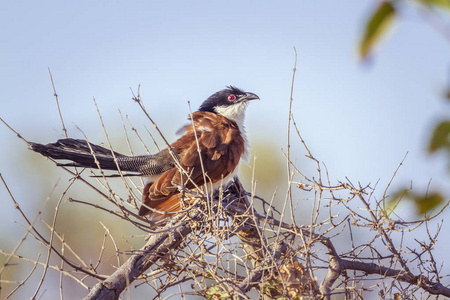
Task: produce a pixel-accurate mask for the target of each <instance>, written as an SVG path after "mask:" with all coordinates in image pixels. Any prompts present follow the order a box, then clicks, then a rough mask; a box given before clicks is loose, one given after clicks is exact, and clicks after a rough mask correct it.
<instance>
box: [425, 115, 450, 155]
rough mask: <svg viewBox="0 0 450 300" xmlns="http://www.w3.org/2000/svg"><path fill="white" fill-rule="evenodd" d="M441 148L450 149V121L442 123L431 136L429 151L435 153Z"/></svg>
mask: <svg viewBox="0 0 450 300" xmlns="http://www.w3.org/2000/svg"><path fill="white" fill-rule="evenodd" d="M441 148H447V150H449V151H450V121H444V122H442V123H440V124H439V125H438V126H436V128H435V129H434V132H433V134H432V136H431V141H430V145H429V147H428V152H430V153H433V152H435V151H437V150H439V149H441Z"/></svg>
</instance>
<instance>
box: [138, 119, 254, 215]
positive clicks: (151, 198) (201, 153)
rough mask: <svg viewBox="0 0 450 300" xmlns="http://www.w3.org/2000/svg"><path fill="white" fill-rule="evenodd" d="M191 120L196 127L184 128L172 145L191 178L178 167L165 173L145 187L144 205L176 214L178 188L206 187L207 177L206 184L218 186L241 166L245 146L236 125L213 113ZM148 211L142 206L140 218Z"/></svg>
mask: <svg viewBox="0 0 450 300" xmlns="http://www.w3.org/2000/svg"><path fill="white" fill-rule="evenodd" d="M192 120H193V124H191V125H188V126H185V127H184V129H185V134H184V135H183V136H182V137H180V138H179V139H178V140H177V141H175V142H174V143H173V144H172V145H171V146H172V149H173V150H174V151H175V153H176V154H177V155H178V157H179V158H180V163H181V166H182V167H183V169H184V170H186V171H187V173H188V174H190V178H189V179H188V178H187V176H186V175H183V172H180V170H179V169H178V168H172V169H170V170H168V171H166V172H165V173H164V174H163V175H162V176H161V177H160V178H159V179H158V180H156V181H155V182H154V183H151V182H150V183H148V184H147V185H146V186H145V188H144V193H143V202H144V204H145V205H147V206H149V207H152V208H157V209H158V208H160V210H164V211H167V209H171V211H177V210H179V209H180V205H179V204H178V205H175V202H176V201H178V203H179V201H180V200H179V197H178V196H177V197H174V196H175V195H177V194H178V193H179V191H178V188H177V185H183V186H185V187H186V188H188V189H194V188H195V186H202V185H204V184H205V177H206V178H207V179H206V180H207V181H211V182H212V183H215V182H218V181H220V180H222V179H223V178H225V177H227V176H228V175H229V174H232V173H233V172H234V170H235V169H236V167H237V166H238V164H239V161H240V159H241V156H242V155H243V154H244V152H245V147H244V139H243V138H242V136H241V133H240V131H239V128H238V126H237V125H236V123H235V122H233V121H230V120H228V119H226V118H225V117H223V116H221V115H218V114H214V113H211V112H195V113H193V114H192ZM195 134H197V140H198V144H197V141H196V137H195ZM202 164H203V170H204V171H205V175H206V176H204V174H203V171H202ZM166 201H168V203H166ZM148 211H149V210H148V209H147V208H145V207H144V206H143V207H141V210H140V211H139V215H144V214H146V213H148Z"/></svg>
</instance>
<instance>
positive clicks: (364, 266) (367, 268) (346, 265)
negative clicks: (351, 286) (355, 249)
mask: <svg viewBox="0 0 450 300" xmlns="http://www.w3.org/2000/svg"><path fill="white" fill-rule="evenodd" d="M339 263H340V266H341V269H342V270H345V269H346V270H357V271H362V272H365V273H366V274H377V275H381V276H384V277H392V278H394V279H395V280H398V281H403V282H406V283H410V284H413V285H416V286H418V287H420V288H422V289H424V290H425V291H427V292H428V293H430V294H433V295H443V296H446V297H450V289H449V288H447V287H445V286H443V285H442V284H441V283H439V282H432V281H431V280H429V279H428V278H427V277H425V276H422V275H419V276H411V275H410V274H409V273H407V272H405V271H403V270H395V269H391V268H387V267H383V266H380V265H377V264H374V263H364V262H359V261H349V260H345V259H340V261H339Z"/></svg>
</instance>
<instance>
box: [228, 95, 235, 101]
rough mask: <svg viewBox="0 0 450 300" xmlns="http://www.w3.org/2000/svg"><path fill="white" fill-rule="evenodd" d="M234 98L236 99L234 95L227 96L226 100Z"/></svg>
mask: <svg viewBox="0 0 450 300" xmlns="http://www.w3.org/2000/svg"><path fill="white" fill-rule="evenodd" d="M235 99H236V97H235V96H234V95H230V96H228V100H229V101H234V100H235Z"/></svg>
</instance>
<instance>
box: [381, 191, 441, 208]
mask: <svg viewBox="0 0 450 300" xmlns="http://www.w3.org/2000/svg"><path fill="white" fill-rule="evenodd" d="M402 200H406V201H410V202H412V203H413V204H414V207H415V208H416V211H417V213H418V214H425V213H427V212H429V211H430V210H433V209H435V208H437V207H438V206H439V205H441V204H443V203H444V201H445V198H444V196H443V195H442V194H440V193H438V192H431V193H426V194H419V193H414V192H412V191H411V188H408V189H400V190H399V191H398V192H396V193H395V194H394V196H392V197H390V198H389V200H388V204H387V209H386V211H387V212H388V213H389V214H390V213H391V212H392V211H394V210H395V209H396V207H397V206H398V204H399V203H400V201H402Z"/></svg>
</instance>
